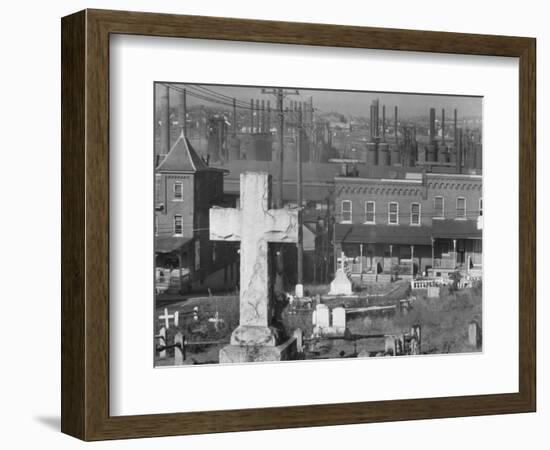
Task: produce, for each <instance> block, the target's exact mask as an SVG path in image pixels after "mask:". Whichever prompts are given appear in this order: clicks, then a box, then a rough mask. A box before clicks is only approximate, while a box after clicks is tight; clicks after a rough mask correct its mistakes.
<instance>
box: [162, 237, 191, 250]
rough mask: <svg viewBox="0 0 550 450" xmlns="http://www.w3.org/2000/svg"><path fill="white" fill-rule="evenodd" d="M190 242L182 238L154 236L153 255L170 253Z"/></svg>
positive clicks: (187, 238)
mask: <svg viewBox="0 0 550 450" xmlns="http://www.w3.org/2000/svg"><path fill="white" fill-rule="evenodd" d="M190 240H191V238H190V237H183V236H155V253H172V252H173V251H176V250H179V249H180V248H181V247H182V246H183V245H185V244H187V243H188V242H189V241H190Z"/></svg>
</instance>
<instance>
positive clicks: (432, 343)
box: [155, 283, 482, 366]
mask: <svg viewBox="0 0 550 450" xmlns="http://www.w3.org/2000/svg"><path fill="white" fill-rule="evenodd" d="M393 285H394V286H393V288H392V289H393V290H392V293H391V294H390V295H388V296H386V297H379V298H374V299H373V298H370V299H369V298H367V296H366V295H365V296H364V294H363V293H358V294H359V295H358V296H356V297H351V298H346V299H345V300H344V299H343V298H339V299H327V300H325V299H324V300H323V303H326V304H327V305H329V307H331V308H333V307H336V306H340V305H341V304H343V303H345V306H346V307H356V306H366V305H386V304H392V303H393V304H394V303H395V301H396V300H397V299H399V298H404V297H405V296H406V295H408V294H409V292H408V289H407V286H408V283H402V284H399V283H393ZM395 288H398V289H395ZM321 289H322V288H321ZM481 293H482V287H481V285H478V286H476V287H474V288H468V289H462V290H458V291H454V290H453V289H452V288H451V289H449V288H448V287H443V288H442V289H441V293H440V297H439V298H433V299H432V298H427V296H426V291H416V292H415V296H416V300H415V301H414V302H413V304H412V309H411V310H410V311H409V312H408V314H395V315H387V314H386V315H369V316H357V317H353V316H352V317H350V318H349V320H348V328H349V331H350V332H351V333H352V334H400V333H403V332H407V331H409V330H410V328H411V327H412V326H413V325H415V324H420V325H421V327H422V349H421V353H423V354H438V353H461V352H473V351H479V350H476V349H475V348H473V347H471V346H469V345H468V325H469V323H470V322H471V321H472V320H475V321H476V322H477V323H478V324H479V325H480V326H481V325H482V295H481ZM195 306H199V314H198V318H197V319H198V320H194V318H193V314H192V311H193V308H194V307H195ZM163 309H164V305H163V304H159V305H158V306H157V308H156V314H155V317H156V319H155V320H156V322H155V325H156V330H159V329H160V327H162V326H163V325H164V322H163V321H162V320H159V319H158V316H160V315H161V314H162V313H163ZM168 309H169V312H170V314H173V313H174V311H179V314H180V320H179V326H178V327H174V326H173V324H171V326H170V328H169V329H168V331H167V339H168V342H173V340H174V335H175V334H176V333H177V332H178V331H179V332H181V333H182V334H183V335H184V336H185V338H186V341H187V342H209V344H205V345H189V346H188V347H187V360H186V362H185V364H212V363H217V362H218V355H219V350H220V349H221V348H222V347H224V346H225V345H227V344H228V343H229V339H230V336H231V332H232V331H233V330H234V329H235V328H236V327H237V326H238V324H239V299H238V296H236V295H227V296H212V297H197V298H189V299H186V300H182V301H180V302H177V303H173V304H171V305H169V306H168ZM216 312H218V316H219V317H220V318H222V319H223V322H222V323H219V324H218V327H217V328H216V326H215V324H214V323H213V322H211V321H209V319H211V318H213V317H215V314H216ZM312 312H313V309H307V308H304V309H294V310H293V309H292V308H289V307H288V306H286V307H285V308H284V310H283V325H284V328H285V331H286V333H287V335H288V336H291V335H292V332H293V331H294V330H295V329H296V328H300V329H302V331H303V332H304V336H310V335H311V333H312V331H313V325H312V321H311V318H312ZM212 342H214V343H212ZM373 343H374V342H373ZM365 346H367V343H366V342H362V343H361V342H359V343H358V344H357V346H354V344H353V343H351V342H349V341H344V340H338V341H332V342H326V343H323V344H321V345H319V348H318V349H317V350H318V351H316V352H315V354H314V355H310V357H312V358H314V359H317V358H319V359H321V358H322V359H325V358H342V357H351V356H355V355H356V353H359V352H360V351H361V350H365V349H366V348H363V347H365ZM167 353H168V355H167V358H166V359H164V360H160V359H158V352H156V353H155V355H156V356H155V366H164V365H166V366H169V365H172V364H173V357H174V356H173V355H174V350H168V352H167ZM354 354H355V355H354ZM308 359H309V358H308Z"/></svg>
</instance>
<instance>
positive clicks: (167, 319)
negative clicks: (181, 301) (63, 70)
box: [159, 308, 179, 329]
mask: <svg viewBox="0 0 550 450" xmlns="http://www.w3.org/2000/svg"><path fill="white" fill-rule="evenodd" d="M159 319H160V320H164V327H165V328H166V329H168V328H170V319H174V326H176V327H177V326H178V325H179V313H178V311H176V312H175V313H174V314H168V308H164V314H163V315H161V316H159Z"/></svg>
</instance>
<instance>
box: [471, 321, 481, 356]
mask: <svg viewBox="0 0 550 450" xmlns="http://www.w3.org/2000/svg"><path fill="white" fill-rule="evenodd" d="M468 343H469V344H470V345H471V346H472V347H475V348H476V349H478V348H479V347H480V344H481V332H480V330H479V325H478V323H477V322H476V321H475V320H472V321H471V322H470V324H469V325H468Z"/></svg>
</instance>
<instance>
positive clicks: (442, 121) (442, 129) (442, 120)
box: [441, 108, 445, 144]
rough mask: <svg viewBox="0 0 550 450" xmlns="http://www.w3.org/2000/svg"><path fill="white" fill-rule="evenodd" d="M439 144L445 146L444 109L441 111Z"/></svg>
mask: <svg viewBox="0 0 550 450" xmlns="http://www.w3.org/2000/svg"><path fill="white" fill-rule="evenodd" d="M441 142H442V143H443V144H445V108H442V109H441Z"/></svg>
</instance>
